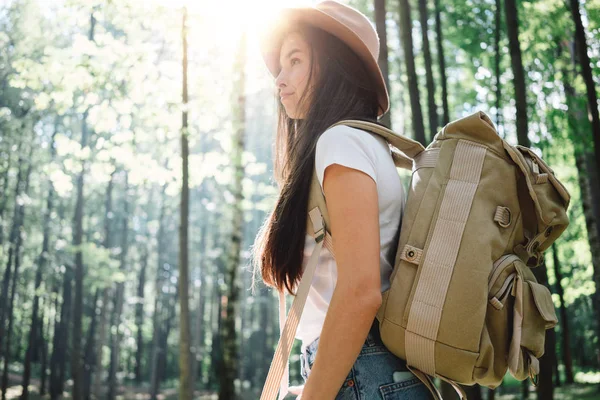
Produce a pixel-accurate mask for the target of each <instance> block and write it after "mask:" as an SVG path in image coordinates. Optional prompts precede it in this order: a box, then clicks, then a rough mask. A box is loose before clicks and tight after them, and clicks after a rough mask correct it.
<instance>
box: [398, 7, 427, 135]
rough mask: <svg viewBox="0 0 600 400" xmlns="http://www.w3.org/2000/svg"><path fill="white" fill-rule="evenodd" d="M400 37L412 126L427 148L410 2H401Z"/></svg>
mask: <svg viewBox="0 0 600 400" xmlns="http://www.w3.org/2000/svg"><path fill="white" fill-rule="evenodd" d="M399 5H400V23H399V25H400V37H401V41H402V48H403V50H404V61H405V62H406V75H407V77H408V92H409V95H410V109H411V111H412V124H413V132H414V136H415V140H417V141H418V142H420V143H421V144H422V145H423V146H427V139H426V138H425V127H424V126H423V113H422V111H421V103H420V100H419V84H418V82H419V79H418V76H417V70H416V68H415V56H414V53H413V40H412V19H411V16H410V3H409V2H408V0H400V3H399Z"/></svg>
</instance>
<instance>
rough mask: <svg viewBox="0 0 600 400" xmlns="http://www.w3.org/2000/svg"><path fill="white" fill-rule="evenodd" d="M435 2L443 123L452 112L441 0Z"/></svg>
mask: <svg viewBox="0 0 600 400" xmlns="http://www.w3.org/2000/svg"><path fill="white" fill-rule="evenodd" d="M434 2H435V33H436V39H437V40H436V42H437V52H438V63H439V68H440V81H441V83H442V109H443V112H444V115H443V118H442V125H444V126H445V125H446V124H448V123H449V122H450V113H449V111H448V84H447V81H446V60H445V59H444V37H443V35H442V20H441V16H440V14H441V11H440V0H434Z"/></svg>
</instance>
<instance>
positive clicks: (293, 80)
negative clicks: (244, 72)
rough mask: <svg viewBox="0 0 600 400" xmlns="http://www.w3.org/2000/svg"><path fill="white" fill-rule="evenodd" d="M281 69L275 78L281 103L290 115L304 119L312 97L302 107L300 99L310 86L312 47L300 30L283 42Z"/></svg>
mask: <svg viewBox="0 0 600 400" xmlns="http://www.w3.org/2000/svg"><path fill="white" fill-rule="evenodd" d="M279 54H280V55H279V64H280V66H281V71H280V72H279V75H278V76H277V79H276V80H275V86H276V87H277V90H278V93H279V96H280V99H281V103H282V104H283V107H284V108H285V112H286V113H287V115H288V117H290V118H292V119H302V118H304V116H305V115H306V111H307V107H308V103H309V101H310V99H306V100H305V104H304V107H302V109H300V108H301V107H300V105H299V101H300V98H301V97H302V95H303V94H304V93H305V92H306V90H307V87H308V76H309V72H310V64H311V55H310V47H309V44H308V43H307V42H306V40H305V39H304V37H303V36H302V35H301V34H300V33H298V32H291V33H289V34H288V35H287V36H286V37H285V38H284V39H283V42H282V45H281V50H280V53H279Z"/></svg>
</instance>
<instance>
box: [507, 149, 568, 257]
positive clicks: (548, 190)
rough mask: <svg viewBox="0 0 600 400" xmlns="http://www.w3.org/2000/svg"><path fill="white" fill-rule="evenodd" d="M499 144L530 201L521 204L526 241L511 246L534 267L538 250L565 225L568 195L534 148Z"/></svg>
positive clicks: (562, 230) (560, 231)
mask: <svg viewBox="0 0 600 400" xmlns="http://www.w3.org/2000/svg"><path fill="white" fill-rule="evenodd" d="M503 144H504V148H505V150H506V152H507V153H508V155H509V156H510V158H511V159H512V160H513V161H514V162H515V164H516V165H517V167H518V171H520V173H521V177H522V178H523V180H524V183H525V185H526V187H527V189H526V192H527V193H528V194H529V198H530V199H531V202H530V203H531V204H529V205H527V204H522V208H523V213H522V216H523V225H524V229H525V232H524V233H525V236H526V238H527V242H526V243H523V244H519V245H517V246H515V249H514V251H515V253H516V254H518V255H519V257H521V258H522V259H523V260H526V263H527V265H528V266H530V267H536V266H538V265H539V264H540V263H541V261H542V253H543V252H544V251H545V250H546V249H547V248H548V247H550V245H551V244H552V243H553V242H554V241H555V240H556V239H557V238H558V237H559V236H560V235H561V234H562V233H563V232H564V230H565V229H566V228H567V226H568V225H569V218H568V215H567V208H568V207H569V202H570V199H571V197H570V195H569V192H568V191H567V190H566V188H565V187H564V186H563V184H562V183H560V181H559V180H558V179H556V177H555V176H554V171H552V169H551V168H550V167H549V166H548V165H547V164H546V163H545V162H544V161H543V160H542V159H541V158H540V157H539V156H538V155H537V154H535V152H533V151H532V150H531V149H529V148H527V147H525V146H521V145H517V146H515V147H513V146H511V145H510V144H508V143H507V142H504V143H503ZM523 201H527V200H525V199H523ZM527 211H532V212H527Z"/></svg>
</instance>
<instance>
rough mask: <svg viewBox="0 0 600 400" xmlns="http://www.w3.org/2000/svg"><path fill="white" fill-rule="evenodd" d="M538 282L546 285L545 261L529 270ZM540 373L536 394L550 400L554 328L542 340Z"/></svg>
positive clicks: (554, 348) (547, 331)
mask: <svg viewBox="0 0 600 400" xmlns="http://www.w3.org/2000/svg"><path fill="white" fill-rule="evenodd" d="M531 271H532V272H533V274H534V276H535V278H536V279H537V281H538V283H540V284H541V285H544V286H546V287H547V286H548V271H547V270H546V263H545V261H543V262H542V264H541V265H540V266H539V267H536V268H533V269H532V270H531ZM539 360H540V373H539V376H538V384H537V388H536V389H537V395H538V400H552V399H553V398H554V386H553V384H552V372H553V369H554V363H555V362H556V334H555V332H554V328H552V329H548V330H546V340H545V342H544V355H543V356H542V357H540V359H539Z"/></svg>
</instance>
